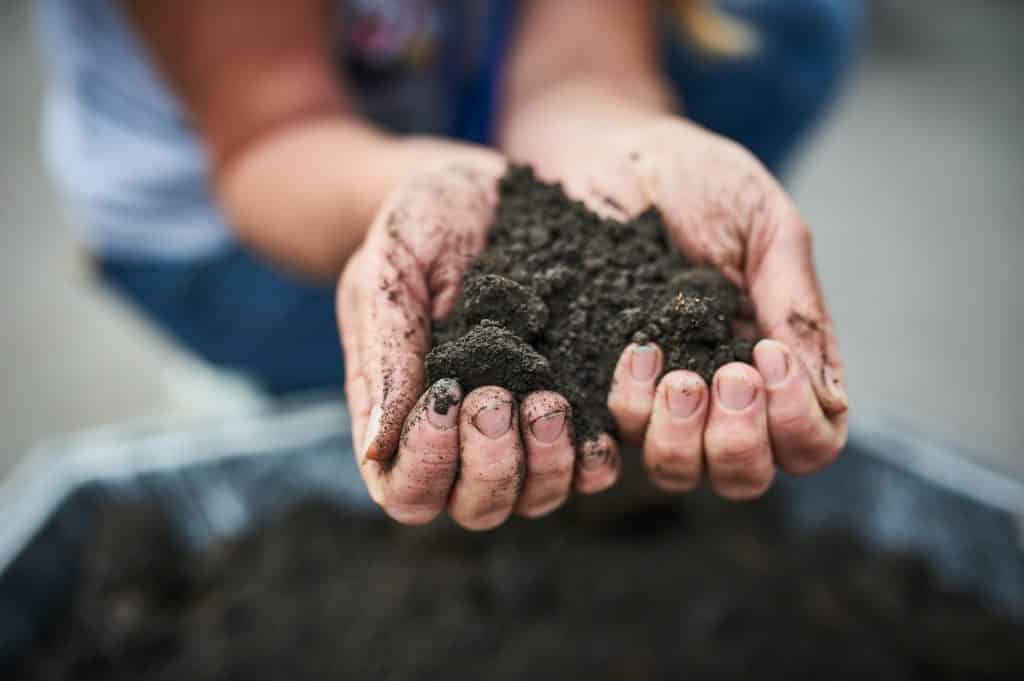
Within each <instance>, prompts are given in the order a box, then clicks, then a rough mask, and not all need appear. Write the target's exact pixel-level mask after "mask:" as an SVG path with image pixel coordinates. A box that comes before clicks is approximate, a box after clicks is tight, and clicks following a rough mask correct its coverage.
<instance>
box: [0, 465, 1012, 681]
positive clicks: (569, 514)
mask: <svg viewBox="0 0 1024 681" xmlns="http://www.w3.org/2000/svg"><path fill="white" fill-rule="evenodd" d="M641 480H642V479H641ZM641 485H643V490H645V491H644V492H643V493H642V494H639V495H638V494H632V495H630V494H627V493H626V492H624V489H623V488H624V487H628V485H620V486H619V487H617V488H616V489H615V490H613V491H612V492H610V493H609V495H605V496H602V497H600V498H592V499H588V498H581V499H576V500H574V501H573V502H572V504H571V505H570V506H569V507H568V508H566V509H565V511H564V512H561V513H557V514H555V515H553V516H550V517H548V518H546V519H543V520H537V521H523V520H519V519H512V520H511V521H510V522H509V524H508V525H506V526H505V527H503V528H502V531H501V532H498V533H491V534H486V535H480V534H474V533H467V532H465V531H463V530H460V529H457V528H453V527H451V526H450V525H447V524H444V523H441V524H435V525H433V526H431V527H429V528H405V527H399V526H396V525H394V524H393V523H390V522H388V521H386V520H384V519H382V518H380V517H372V518H371V517H365V516H360V515H355V514H351V513H348V512H345V511H343V510H341V509H339V508H338V507H336V506H333V505H331V504H330V503H328V502H324V501H307V502H304V503H301V504H299V505H298V506H295V507H293V508H291V509H290V510H289V511H287V512H285V513H283V514H281V515H279V516H277V517H276V518H272V519H270V521H269V522H267V523H266V524H264V525H262V526H261V527H260V528H258V529H253V530H252V531H250V532H249V533H248V534H246V535H244V536H242V537H240V538H237V539H233V540H230V541H228V542H226V543H224V544H222V545H218V546H215V547H212V548H210V549H208V550H206V551H205V552H203V553H193V552H191V551H189V550H188V549H187V548H186V547H185V546H184V545H182V544H181V543H179V542H177V541H174V539H173V537H174V531H173V530H172V529H171V525H170V523H169V522H168V521H167V519H166V518H165V517H163V516H162V515H161V514H159V513H158V512H154V511H153V510H152V509H147V508H140V507H138V506H134V505H112V506H108V507H107V508H106V509H105V512H104V513H103V517H104V521H103V523H101V525H102V528H103V529H102V530H101V533H100V536H99V538H98V540H94V541H91V542H88V543H86V544H85V551H84V555H83V558H82V562H81V566H82V568H81V570H80V571H79V577H78V583H77V586H76V588H75V596H74V598H73V601H72V603H71V604H70V606H69V607H68V609H67V610H66V611H65V612H64V614H63V615H62V616H61V617H58V619H57V621H56V622H55V624H54V626H53V627H52V628H51V630H50V631H49V632H48V633H47V635H46V637H45V638H44V639H43V640H42V641H40V642H39V644H38V646H37V647H36V649H35V651H34V653H33V654H32V655H31V656H30V657H29V658H28V659H26V660H24V664H23V666H22V668H21V670H20V672H19V671H18V670H16V673H15V674H14V675H13V676H12V677H5V678H13V679H20V680H22V681H44V680H46V681H70V680H71V679H74V680H75V681H100V680H101V679H102V680H103V681H121V680H124V681H128V680H129V679H131V680H132V681H136V680H138V679H149V680H151V681H163V680H167V681H181V679H189V680H190V681H215V680H216V681H220V680H223V679H232V680H235V681H249V680H253V681H258V680H262V679H289V680H290V681H314V680H320V679H347V680H350V681H358V680H360V679H395V680H405V679H410V680H412V679H424V680H425V679H450V680H451V681H460V680H461V679H474V680H476V679H488V681H505V680H506V679H507V680H509V681H511V680H513V679H514V680H517V681H518V680H520V679H535V680H537V681H546V680H548V679H551V680H556V679H557V680H560V679H592V680H594V681H604V680H609V681H611V680H618V679H633V680H636V681H647V680H650V681H661V680H666V681H667V680H669V679H683V678H685V679H715V680H719V679H750V678H758V679H767V680H769V681H774V680H775V679H808V680H809V681H810V680H814V681H817V680H819V679H829V680H830V681H843V680H845V679H851V680H852V679H887V680H888V679H943V680H947V681H953V680H958V679H964V680H974V679H993V680H996V679H1006V680H1007V681H1010V680H1019V679H1022V678H1024V652H1022V648H1021V646H1020V641H1021V640H1022V637H1024V627H1022V626H1021V624H1020V623H1019V622H1013V621H1010V620H1008V619H1006V618H1004V617H1002V616H1000V615H998V614H996V613H994V612H993V611H991V610H989V609H987V608H986V606H985V605H984V604H983V603H982V602H981V601H980V600H979V599H977V598H975V597H973V596H971V595H969V594H965V593H962V592H956V591H952V590H950V589H949V588H948V587H946V586H943V585H942V584H941V582H940V581H939V579H938V578H937V576H936V575H935V573H934V572H933V571H932V569H931V568H930V567H929V565H928V564H927V563H925V562H924V561H923V560H921V559H920V558H917V557H915V556H913V555H910V554H902V553H879V552H877V551H874V550H871V549H869V548H868V547H867V546H866V545H865V544H864V543H862V542H861V541H860V540H859V539H858V538H857V537H856V536H854V535H852V534H849V533H846V532H842V531H836V530H832V531H824V532H820V533H817V534H814V535H798V534H792V533H790V532H788V531H786V530H785V529H783V522H782V513H783V510H782V507H781V505H779V504H778V502H777V498H776V497H775V496H773V495H771V494H770V495H769V496H768V497H767V498H765V499H763V500H760V501H757V502H753V503H751V504H732V503H728V502H722V501H719V500H716V499H714V498H712V497H711V496H710V495H708V494H704V493H699V494H694V495H690V496H688V497H685V498H681V499H680V498H674V497H665V496H662V495H660V494H657V493H654V492H651V491H647V490H649V487H647V486H646V484H643V483H642V482H641V481H637V483H636V487H640V486H641Z"/></svg>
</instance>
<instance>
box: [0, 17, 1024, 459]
mask: <svg viewBox="0 0 1024 681" xmlns="http://www.w3.org/2000/svg"><path fill="white" fill-rule="evenodd" d="M0 4H2V8H0V121H2V125H0V290H2V291H3V294H2V296H0V381H2V386H3V389H2V392H0V477H2V476H3V475H4V474H5V472H7V471H8V470H10V467H11V466H12V465H13V464H14V463H15V462H16V461H17V460H18V459H19V457H20V456H22V455H23V454H24V452H25V451H26V449H27V448H28V447H29V446H30V445H32V444H33V443H36V442H39V441H41V440H44V439H46V438H50V437H53V436H54V435H56V434H59V433H66V432H69V431H74V430H77V429H81V428H85V427H90V426H93V425H97V424H107V423H120V422H126V421H130V420H133V419H138V418H141V417H144V416H151V415H162V414H168V413H173V412H177V411H180V410H181V409H182V408H183V404H182V403H183V400H182V399H181V397H180V394H181V386H180V382H181V381H180V378H179V379H175V378H174V376H175V375H178V376H179V377H180V375H182V370H181V369H180V366H181V365H182V362H184V361H185V359H184V356H183V355H182V353H180V352H179V351H178V350H177V349H176V348H174V347H172V346H171V345H170V344H169V343H167V342H166V341H165V340H163V339H162V338H160V337H159V336H158V335H157V334H156V333H154V332H153V331H151V330H150V329H148V328H147V327H146V326H145V325H144V324H143V323H141V322H140V321H139V320H138V319H136V318H135V317H134V316H133V314H132V313H131V312H130V311H129V310H127V309H125V308H124V307H123V306H122V305H121V304H120V303H119V302H118V301H116V300H113V299H111V298H110V297H109V296H108V295H107V294H106V293H104V292H103V291H102V290H100V289H98V288H97V287H96V286H95V284H93V283H92V282H91V281H90V279H89V276H88V268H87V266H86V261H85V259H84V258H83V257H82V255H81V254H80V253H79V251H78V250H77V248H76V246H75V242H74V238H73V230H72V226H70V225H68V224H67V223H66V222H65V221H64V220H63V217H62V213H61V210H60V206H59V205H58V203H57V201H56V198H55V196H54V193H53V191H52V189H51V187H50V186H49V184H48V180H47V178H46V177H45V174H44V169H43V167H42V163H41V160H40V154H39V149H38V131H39V103H40V98H41V95H42V93H43V88H44V84H43V82H42V80H41V72H40V71H41V70H40V67H39V64H38V62H37V60H36V58H35V57H36V55H35V54H34V52H33V49H34V46H33V43H32V34H31V24H30V16H29V14H30V13H29V1H28V0H8V2H5V3H0ZM871 5H872V14H873V19H872V22H871V23H872V27H871V40H870V45H869V49H868V52H867V54H866V56H865V59H864V62H863V64H862V66H861V68H860V71H859V74H858V75H857V78H856V81H855V82H854V83H853V84H852V87H851V88H850V90H849V92H847V94H846V95H845V96H844V98H843V100H842V101H841V102H840V103H839V105H838V106H837V108H836V111H835V114H834V116H833V117H832V118H831V119H830V120H829V122H828V124H827V125H826V126H825V127H824V129H823V130H822V131H821V134H820V135H819V136H818V138H817V139H816V140H815V141H814V142H813V143H812V144H810V145H809V147H808V148H807V150H806V154H805V157H804V158H803V160H802V162H801V163H800V164H799V166H798V167H797V168H796V172H795V173H794V175H793V177H792V178H790V185H791V187H792V189H793V191H794V192H795V194H796V197H797V200H798V203H799V204H800V205H801V206H802V208H803V210H804V212H805V215H806V217H807V219H808V221H809V222H810V224H811V225H812V227H813V229H814V231H815V234H816V252H817V257H818V265H819V269H820V273H821V276H822V279H823V281H824V285H825V288H826V289H827V292H828V294H829V298H830V301H831V304H832V308H833V312H834V315H835V317H836V319H837V321H838V324H839V328H840V333H841V339H842V344H843V350H844V354H845V357H846V360H847V364H848V369H849V377H850V384H851V391H852V396H853V400H854V409H855V410H856V411H857V412H859V413H861V414H867V413H871V412H879V411H880V412H882V413H886V414H890V415H893V416H895V417H896V418H897V419H899V420H902V421H904V422H906V423H907V424H908V425H909V426H910V427H912V428H915V429H917V430H922V431H926V432H931V433H934V434H935V435H936V436H937V437H939V438H942V439H948V440H951V441H953V442H955V443H959V444H960V445H962V446H964V447H966V448H968V449H969V450H971V451H972V452H974V456H976V457H977V458H978V459H980V460H981V461H982V462H983V463H985V464H986V465H988V466H990V467H993V468H997V469H1000V470H1003V471H1008V472H1011V473H1013V474H1015V475H1017V476H1019V477H1021V478H1024V407H1022V405H1024V361H1021V360H1020V359H1019V357H1018V355H1017V352H1018V343H1019V341H1020V339H1021V338H1022V331H1024V301H1022V298H1024V290H1022V286H1021V284H1020V283H1019V271H1020V270H1019V263H1020V260H1021V257H1022V256H1024V229H1022V222H1024V137H1022V134H1021V125H1022V122H1024V75H1022V71H1024V40H1022V38H1021V36H1022V35H1024V3H1021V2H1016V1H1015V0H1011V1H1002V2H998V1H994V0H990V1H988V2H984V1H981V0H978V1H972V2H965V1H962V0H918V1H917V2H897V1H896V0H889V1H882V0H878V1H876V2H873V3H871ZM1015 275H1016V276H1015ZM186 373H187V372H186ZM194 388H195V386H194V385H193V386H191V387H190V388H189V389H188V390H186V392H187V394H189V395H192V396H193V397H194V396H195V395H196V391H195V389H194ZM189 391H191V392H189ZM176 395H177V396H176ZM188 401H189V400H185V402H188ZM195 401H196V400H194V399H192V402H193V404H189V405H186V408H189V409H193V408H194V409H197V410H202V409H203V408H204V407H203V405H197V404H195V403H194V402H195ZM200 401H201V400H200ZM207 406H210V405H207Z"/></svg>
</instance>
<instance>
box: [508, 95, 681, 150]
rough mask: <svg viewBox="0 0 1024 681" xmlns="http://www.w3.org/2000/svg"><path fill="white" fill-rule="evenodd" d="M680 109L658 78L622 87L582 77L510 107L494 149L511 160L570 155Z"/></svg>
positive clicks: (519, 100) (531, 96)
mask: <svg viewBox="0 0 1024 681" xmlns="http://www.w3.org/2000/svg"><path fill="white" fill-rule="evenodd" d="M679 108H680V106H679V104H678V102H677V100H676V97H675V95H674V94H673V92H672V90H671V88H670V87H669V86H667V85H666V84H665V83H663V82H662V81H661V80H660V79H659V78H657V77H650V78H638V79H635V80H634V81H632V82H629V83H626V82H623V81H622V80H620V79H614V78H607V77H604V76H601V75H586V76H579V77H575V78H570V79H565V80H561V81H558V82H555V83H550V84H548V85H546V86H544V87H539V88H535V89H534V90H533V92H531V93H530V96H529V97H522V98H518V99H517V100H516V101H509V102H508V104H507V106H506V107H505V108H504V110H503V114H502V117H501V119H500V121H499V128H498V143H499V146H500V148H501V149H502V150H503V151H504V152H505V153H506V154H507V155H508V156H509V157H510V158H512V159H513V160H517V161H524V162H536V160H537V158H538V157H544V156H547V155H550V154H555V153H563V152H566V153H571V150H572V148H573V147H574V146H577V145H584V146H590V145H592V144H593V142H594V140H595V139H597V138H599V137H601V136H603V135H606V134H607V133H608V131H609V130H619V129H624V128H629V127H635V126H637V125H642V124H644V123H646V122H648V121H651V120H652V119H656V118H663V117H665V116H670V115H675V114H676V112H677V111H678V110H679Z"/></svg>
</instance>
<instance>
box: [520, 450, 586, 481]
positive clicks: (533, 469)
mask: <svg viewBox="0 0 1024 681" xmlns="http://www.w3.org/2000/svg"><path fill="white" fill-rule="evenodd" d="M575 465H576V461H575V458H574V457H573V455H572V451H569V452H559V453H558V454H555V455H551V456H534V457H530V463H529V473H528V475H529V478H530V480H538V481H541V480H552V479H553V480H561V479H563V478H571V477H572V472H573V469H574V467H575Z"/></svg>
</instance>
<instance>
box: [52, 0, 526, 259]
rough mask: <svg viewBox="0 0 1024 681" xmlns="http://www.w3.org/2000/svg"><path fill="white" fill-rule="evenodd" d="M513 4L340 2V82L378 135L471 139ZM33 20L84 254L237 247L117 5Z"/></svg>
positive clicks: (83, 3)
mask: <svg viewBox="0 0 1024 681" xmlns="http://www.w3.org/2000/svg"><path fill="white" fill-rule="evenodd" d="M510 4H511V3H509V2H502V1H501V0H492V1H491V2H478V1H475V0H455V1H453V0H346V1H342V2H338V7H337V14H336V18H335V21H336V22H337V25H338V34H339V49H338V53H337V57H336V58H337V63H338V68H339V72H344V73H345V75H346V78H347V81H348V82H350V83H352V85H353V90H354V91H355V92H354V95H355V99H356V102H357V105H358V106H359V107H360V108H361V109H362V113H363V114H365V115H367V116H369V117H371V118H373V119H374V120H376V121H377V122H378V123H381V124H383V125H385V126H387V127H389V128H391V129H394V130H397V131H404V132H410V131H416V132H423V133H439V134H451V135H457V136H468V137H474V133H473V132H472V129H473V127H474V125H475V127H476V128H477V131H478V133H479V128H480V122H479V121H477V122H476V123H475V124H474V123H472V122H469V123H467V121H466V120H465V119H466V117H467V111H470V114H469V115H470V116H471V117H472V115H474V114H473V113H472V112H473V111H475V112H476V114H480V113H481V111H483V113H484V115H487V113H488V112H487V111H486V109H487V108H488V106H489V104H488V102H489V101H491V99H492V97H491V96H490V93H491V90H490V85H491V84H492V83H493V81H494V79H495V73H496V67H495V66H494V64H495V62H496V61H497V59H498V58H499V56H500V45H501V44H502V43H503V42H504V36H505V35H506V34H507V33H508V30H509V28H510V23H511V18H510V15H509V13H508V12H509V6H510ZM36 7H37V27H38V30H39V37H40V44H41V46H42V50H43V54H44V56H45V59H46V61H47V63H48V65H49V67H50V78H49V87H48V92H47V95H46V102H45V110H44V115H45V121H44V149H45V155H46V159H47V163H48V166H49V168H50V170H51V172H52V174H53V175H54V177H55V178H56V180H57V183H58V186H59V188H60V190H61V191H62V193H63V195H64V197H65V200H66V203H67V205H68V207H69V210H70V213H71V217H72V219H73V221H74V222H75V223H76V225H79V226H80V227H81V230H82V233H83V237H84V240H85V242H86V244H87V246H88V247H89V248H90V249H92V250H93V251H94V252H97V253H100V254H103V255H106V256H110V257H115V258H130V259H154V258H155V259H160V260H188V259H195V258H201V257H205V256H208V255H211V254H214V253H216V252H218V251H219V250H221V249H223V248H226V247H227V246H229V245H230V244H231V243H232V242H233V236H232V233H231V231H230V230H229V229H228V227H227V226H226V225H225V223H224V219H223V216H222V214H221V212H220V211H219V210H218V208H217V206H216V203H215V201H214V199H213V197H212V196H211V191H210V183H209V181H208V169H207V161H206V156H205V153H204V150H203V146H202V143H201V141H200V140H199V139H198V137H197V136H196V133H195V131H194V129H193V127H192V126H191V124H190V122H189V120H188V117H187V115H186V114H185V112H184V111H183V109H182V107H181V105H180V104H179V102H178V101H177V99H176V98H175V96H174V94H173V93H172V92H171V91H170V90H169V88H168V87H167V85H166V84H165V83H164V81H163V80H162V78H161V76H160V74H159V73H158V72H157V70H156V69H155V68H154V65H153V64H152V63H151V62H150V61H149V59H148V58H147V56H146V52H145V48H144V46H143V45H142V44H141V42H140V40H139V37H138V36H137V35H136V34H135V33H134V31H133V29H132V28H131V26H130V25H129V23H128V21H127V20H126V17H125V16H124V15H123V13H122V10H121V7H120V5H119V4H118V2H117V0H37V6H36ZM481 98H483V99H481ZM485 100H486V101H485ZM467 126H468V127H467ZM476 136H479V134H477V135H476Z"/></svg>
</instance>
